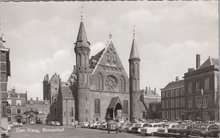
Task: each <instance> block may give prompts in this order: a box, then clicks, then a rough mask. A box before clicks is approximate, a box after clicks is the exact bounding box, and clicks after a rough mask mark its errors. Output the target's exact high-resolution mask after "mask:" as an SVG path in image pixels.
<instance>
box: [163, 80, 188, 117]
mask: <svg viewBox="0 0 220 138" xmlns="http://www.w3.org/2000/svg"><path fill="white" fill-rule="evenodd" d="M185 103H186V102H185V89H184V80H179V78H178V77H176V80H175V81H172V82H170V83H168V84H167V85H166V86H165V87H164V88H162V89H161V105H162V118H163V119H167V120H171V121H174V120H180V119H184V118H185V108H186V107H185Z"/></svg>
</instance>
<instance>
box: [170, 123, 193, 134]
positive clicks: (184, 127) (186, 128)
mask: <svg viewBox="0 0 220 138" xmlns="http://www.w3.org/2000/svg"><path fill="white" fill-rule="evenodd" d="M192 127H193V124H179V125H178V126H177V127H176V128H170V129H168V135H170V136H172V137H187V136H188V135H189V133H190V131H191V130H192Z"/></svg>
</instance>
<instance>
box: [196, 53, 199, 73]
mask: <svg viewBox="0 0 220 138" xmlns="http://www.w3.org/2000/svg"><path fill="white" fill-rule="evenodd" d="M199 66H200V55H199V54H196V69H198V68H199Z"/></svg>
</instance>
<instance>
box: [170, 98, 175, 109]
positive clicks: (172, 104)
mask: <svg viewBox="0 0 220 138" xmlns="http://www.w3.org/2000/svg"><path fill="white" fill-rule="evenodd" d="M174 100H175V99H171V108H174V107H175V101H174Z"/></svg>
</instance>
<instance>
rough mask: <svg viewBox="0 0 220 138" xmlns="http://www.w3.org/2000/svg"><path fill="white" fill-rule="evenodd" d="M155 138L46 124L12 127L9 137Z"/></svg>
mask: <svg viewBox="0 0 220 138" xmlns="http://www.w3.org/2000/svg"><path fill="white" fill-rule="evenodd" d="M103 137H105V138H113V137H114V138H144V137H147V138H157V137H153V136H142V135H136V134H128V133H119V134H116V133H115V132H111V133H110V134H108V133H107V131H102V130H96V129H86V128H71V127H63V126H46V125H24V126H22V127H17V128H13V129H12V130H11V132H10V138H103Z"/></svg>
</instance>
